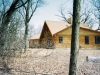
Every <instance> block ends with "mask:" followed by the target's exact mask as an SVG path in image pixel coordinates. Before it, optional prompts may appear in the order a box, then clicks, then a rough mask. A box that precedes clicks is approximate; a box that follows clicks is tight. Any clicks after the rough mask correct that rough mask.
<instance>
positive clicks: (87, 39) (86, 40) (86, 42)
mask: <svg viewBox="0 0 100 75" xmlns="http://www.w3.org/2000/svg"><path fill="white" fill-rule="evenodd" d="M84 38H85V44H89V36H85V37H84Z"/></svg>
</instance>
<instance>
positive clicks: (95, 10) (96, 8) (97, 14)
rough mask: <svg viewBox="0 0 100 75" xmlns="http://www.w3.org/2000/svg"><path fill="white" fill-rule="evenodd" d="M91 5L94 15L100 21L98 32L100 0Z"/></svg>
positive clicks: (94, 0)
mask: <svg viewBox="0 0 100 75" xmlns="http://www.w3.org/2000/svg"><path fill="white" fill-rule="evenodd" d="M91 4H92V5H93V7H94V9H93V10H94V15H95V17H96V19H97V20H98V24H99V26H98V30H100V0H93V1H91Z"/></svg>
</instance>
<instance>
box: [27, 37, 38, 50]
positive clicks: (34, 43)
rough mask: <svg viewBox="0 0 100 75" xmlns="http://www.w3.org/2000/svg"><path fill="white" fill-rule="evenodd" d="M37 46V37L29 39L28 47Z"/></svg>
mask: <svg viewBox="0 0 100 75" xmlns="http://www.w3.org/2000/svg"><path fill="white" fill-rule="evenodd" d="M38 47H39V39H33V40H29V48H38Z"/></svg>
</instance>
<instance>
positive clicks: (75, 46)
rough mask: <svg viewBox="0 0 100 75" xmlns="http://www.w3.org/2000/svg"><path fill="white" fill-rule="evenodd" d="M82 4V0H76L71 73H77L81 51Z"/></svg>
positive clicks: (74, 5)
mask: <svg viewBox="0 0 100 75" xmlns="http://www.w3.org/2000/svg"><path fill="white" fill-rule="evenodd" d="M80 5H81V0H74V2H73V24H72V37H71V52H70V66H69V75H77V57H78V53H79V27H80V8H81V7H80Z"/></svg>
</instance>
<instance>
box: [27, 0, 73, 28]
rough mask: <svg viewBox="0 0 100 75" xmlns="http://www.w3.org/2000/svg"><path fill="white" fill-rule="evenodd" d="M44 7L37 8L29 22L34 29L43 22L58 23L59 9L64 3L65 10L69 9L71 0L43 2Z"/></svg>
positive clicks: (48, 0)
mask: <svg viewBox="0 0 100 75" xmlns="http://www.w3.org/2000/svg"><path fill="white" fill-rule="evenodd" d="M45 1H46V5H45V6H44V7H41V8H39V9H38V10H37V11H36V12H35V14H34V16H33V17H32V19H31V21H30V23H29V24H30V25H34V26H35V28H37V27H39V26H40V25H43V23H44V21H45V20H52V21H60V19H59V17H58V16H56V15H59V11H58V9H59V7H60V6H61V5H64V4H65V3H66V2H67V4H68V5H66V8H68V9H71V5H72V0H45Z"/></svg>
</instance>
